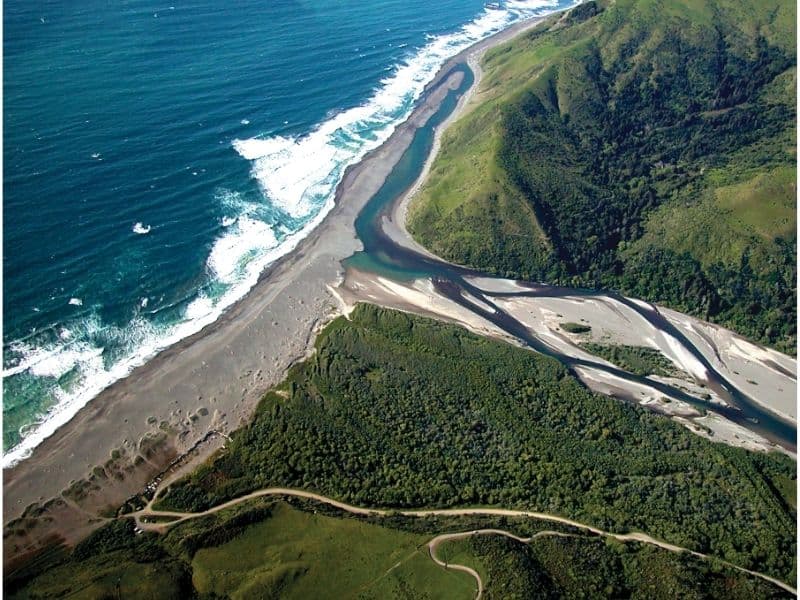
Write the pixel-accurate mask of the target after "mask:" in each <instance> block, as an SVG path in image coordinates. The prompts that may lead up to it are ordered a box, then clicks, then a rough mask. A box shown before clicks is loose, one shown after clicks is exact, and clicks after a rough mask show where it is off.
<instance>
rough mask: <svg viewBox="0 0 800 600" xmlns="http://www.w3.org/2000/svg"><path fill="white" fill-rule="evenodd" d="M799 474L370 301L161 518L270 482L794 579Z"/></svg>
mask: <svg viewBox="0 0 800 600" xmlns="http://www.w3.org/2000/svg"><path fill="white" fill-rule="evenodd" d="M794 473H795V463H794V461H792V459H791V458H789V457H787V456H784V455H781V454H777V453H771V454H759V453H753V452H748V451H746V450H743V449H740V448H732V447H730V446H726V445H724V444H719V443H717V444H715V443H711V442H710V441H708V440H706V439H704V438H701V437H698V436H696V435H694V434H692V433H690V432H689V431H688V430H686V429H685V428H683V427H681V426H680V425H678V424H677V423H674V422H673V421H671V420H670V419H668V418H666V417H663V416H658V415H655V414H652V413H651V412H649V411H647V410H646V409H643V408H639V407H635V406H630V405H627V404H624V403H622V402H620V401H619V400H615V399H613V398H609V397H606V396H601V395H597V394H593V393H591V392H589V391H587V390H586V389H585V388H583V387H582V386H581V385H580V384H579V383H578V382H577V380H575V379H574V378H573V377H571V376H570V375H569V374H568V373H567V371H566V369H565V368H564V367H563V366H562V365H560V364H559V363H558V362H557V361H556V360H554V359H551V358H547V357H544V356H542V355H539V354H535V353H533V352H530V351H527V350H523V349H520V348H515V347H513V346H511V345H509V344H506V343H504V342H497V341H490V340H487V339H483V338H479V337H477V336H475V335H473V334H470V333H468V332H466V331H464V330H463V329H460V328H458V327H456V326H453V325H444V324H441V323H437V322H435V321H430V320H427V319H421V318H413V317H410V316H408V315H405V314H403V313H398V312H393V311H386V310H383V309H378V308H375V307H371V306H367V305H361V306H359V307H358V308H357V309H356V310H355V311H354V313H353V314H352V315H351V320H350V321H348V320H346V319H344V318H340V319H338V320H337V321H335V322H334V323H333V324H332V325H330V326H329V327H328V328H327V329H326V330H325V332H324V333H323V334H322V336H321V338H320V340H318V344H317V353H316V354H315V355H314V357H312V358H311V359H309V360H308V361H307V362H305V363H303V364H301V365H298V366H297V368H295V369H294V371H293V372H292V373H291V375H290V377H289V378H288V381H287V382H286V383H285V384H284V385H282V386H281V387H280V388H279V389H277V390H275V391H273V392H271V393H270V394H268V395H267V397H266V398H265V399H264V401H263V402H262V404H261V405H260V407H259V410H258V413H257V415H256V417H255V420H254V421H253V423H252V424H250V425H248V426H247V427H245V428H243V429H241V430H239V431H238V432H237V433H236V434H235V435H234V436H233V439H232V441H231V442H230V443H229V444H228V446H227V448H226V449H225V450H224V451H223V452H222V453H221V454H220V455H218V456H217V457H216V458H215V459H214V460H213V461H211V462H209V463H207V464H206V465H204V466H202V467H200V468H199V469H198V470H197V471H196V472H195V473H194V474H193V475H192V476H191V477H190V478H188V479H186V480H183V481H182V482H180V483H178V484H176V485H174V486H173V487H172V488H170V490H169V491H168V493H167V494H166V495H165V496H164V499H163V502H162V507H164V508H175V509H180V510H191V511H197V510H202V509H206V508H208V507H211V506H214V505H217V504H219V503H221V502H223V501H225V500H228V499H231V498H234V497H236V496H239V495H242V494H244V493H246V492H250V491H253V490H256V489H259V488H263V487H270V486H290V487H297V488H302V489H306V490H310V491H315V492H318V493H321V494H324V495H328V496H331V497H334V498H338V499H340V500H343V501H346V502H350V503H353V504H357V505H370V506H383V507H396V508H419V507H447V506H471V505H472V506H474V505H494V506H502V507H505V508H522V509H530V510H539V511H544V512H551V513H555V514H559V515H564V516H569V517H572V518H575V519H578V520H581V521H582V522H586V523H591V524H594V525H597V526H599V527H602V528H605V529H608V530H612V531H625V530H631V529H632V530H640V531H644V532H646V533H648V534H650V535H653V536H656V537H659V538H662V539H665V540H668V541H670V542H673V543H676V544H678V545H682V546H685V547H690V548H694V549H697V550H701V551H703V552H708V553H711V554H713V555H716V556H719V557H724V558H726V559H728V560H730V561H732V562H734V563H736V564H740V565H747V566H749V567H751V568H755V569H759V570H764V571H766V572H769V573H772V574H774V575H776V576H778V577H781V578H783V579H785V580H787V581H788V580H791V579H793V578H794V571H795V559H794V557H795V540H794V534H795V530H794V523H795V509H794V505H793V502H794V500H793V498H791V497H788V496H784V495H783V494H784V493H785V492H780V491H779V490H788V489H790V488H791V487H792V486H793V485H794V477H795V475H794Z"/></svg>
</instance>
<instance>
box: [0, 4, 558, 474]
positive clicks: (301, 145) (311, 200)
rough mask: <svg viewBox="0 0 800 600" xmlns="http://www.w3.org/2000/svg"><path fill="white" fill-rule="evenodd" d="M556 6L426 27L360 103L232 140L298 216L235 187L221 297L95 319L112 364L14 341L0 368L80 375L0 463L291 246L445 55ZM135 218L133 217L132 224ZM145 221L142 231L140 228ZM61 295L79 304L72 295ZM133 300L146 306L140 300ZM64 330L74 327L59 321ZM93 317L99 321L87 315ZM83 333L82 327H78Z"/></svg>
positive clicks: (220, 306) (218, 271)
mask: <svg viewBox="0 0 800 600" xmlns="http://www.w3.org/2000/svg"><path fill="white" fill-rule="evenodd" d="M554 6H557V3H556V2H554V1H548V0H546V1H541V0H534V1H527V2H526V1H510V2H508V3H507V9H505V10H484V11H483V12H482V13H481V14H480V15H479V17H478V18H476V19H475V20H474V21H472V22H471V23H468V24H467V25H465V26H464V27H462V28H461V29H460V30H458V31H457V32H455V33H451V34H447V35H441V36H432V37H430V38H429V41H428V43H427V44H426V45H425V46H424V47H423V48H421V49H419V50H417V51H416V52H415V53H414V54H412V55H409V57H408V58H407V59H406V60H405V61H404V62H403V63H401V64H399V65H397V66H396V68H394V70H393V71H392V74H391V75H390V76H389V77H387V78H386V79H384V80H383V81H381V82H380V86H379V87H378V88H377V89H376V90H375V92H374V94H373V95H372V97H371V98H369V99H368V100H367V101H366V102H365V103H364V104H362V105H360V106H357V107H353V108H350V109H347V110H344V111H342V112H340V113H338V114H336V115H334V116H333V117H332V118H331V119H329V120H327V121H325V122H324V123H321V124H319V125H318V126H317V127H316V128H315V129H314V130H313V131H311V132H309V133H308V134H306V135H303V136H296V137H282V136H273V137H267V138H263V139H262V138H251V139H247V140H235V141H234V142H233V146H234V148H235V149H236V151H237V152H239V154H240V155H241V156H242V157H244V158H246V159H247V160H250V161H252V169H251V172H252V176H253V177H254V178H255V179H256V180H257V181H258V183H259V186H260V187H261V189H262V191H263V192H264V197H265V200H266V201H267V202H268V203H270V204H271V206H273V207H275V208H278V209H280V210H282V211H284V212H285V213H286V214H288V215H289V216H291V217H293V218H295V219H299V220H300V223H302V225H301V226H300V227H299V229H297V230H296V231H294V232H293V233H288V235H286V233H287V230H286V228H285V227H283V226H282V225H278V227H277V230H278V231H279V232H280V234H281V236H284V235H285V237H283V239H281V240H280V241H279V240H278V238H277V236H276V235H275V232H274V231H273V228H272V227H271V226H270V225H268V224H267V223H265V222H263V221H261V220H259V218H258V215H259V211H260V210H261V209H263V206H259V205H254V204H252V203H246V202H242V201H241V199H240V198H239V197H238V196H236V195H235V194H233V195H232V194H229V195H228V196H227V197H223V198H222V199H221V202H222V204H223V205H225V208H226V209H228V210H229V211H230V212H229V214H230V213H233V214H235V215H236V216H235V217H232V216H226V217H223V218H222V221H221V224H222V226H223V227H225V232H224V233H223V234H222V235H220V237H219V238H218V239H217V241H216V242H215V244H214V245H213V247H212V249H211V252H210V254H209V257H208V261H207V266H208V269H209V273H210V274H211V275H212V276H213V277H214V279H216V280H218V281H219V282H221V283H223V284H225V285H226V286H227V289H226V290H225V291H224V292H223V294H222V295H221V296H220V297H216V298H214V299H211V298H209V297H208V296H206V295H205V294H202V293H201V294H199V295H198V297H197V298H196V299H195V300H193V301H192V302H191V303H189V305H188V306H187V308H186V310H185V313H184V315H183V321H181V322H180V323H178V324H176V325H173V326H170V327H156V326H155V325H153V324H152V323H150V322H149V321H146V320H144V319H141V318H137V319H135V320H134V321H133V322H131V323H130V324H129V326H128V328H126V330H124V331H123V330H118V331H115V330H114V329H115V328H108V327H106V328H105V329H104V331H105V334H106V336H108V337H110V338H123V337H125V336H127V342H126V343H127V344H128V346H129V347H130V348H131V351H130V352H129V354H128V355H127V356H126V357H125V358H124V359H122V360H118V361H116V362H115V363H114V364H112V365H110V366H109V365H106V364H104V360H103V352H104V348H103V347H101V346H98V345H92V344H88V343H86V344H81V343H78V342H76V341H74V340H77V339H79V338H82V336H79V335H77V333H76V334H75V336H74V340H72V341H70V343H71V345H70V346H68V347H66V346H63V345H62V346H58V345H56V346H53V347H45V348H42V349H37V348H27V349H24V348H23V349H21V350H22V352H21V354H22V355H23V358H22V359H21V361H20V362H19V364H18V365H17V366H15V367H12V368H10V369H6V370H4V371H3V377H4V378H5V377H8V376H13V375H16V374H19V373H22V372H25V371H28V372H30V373H31V374H33V375H35V376H40V377H52V378H57V377H59V376H61V375H63V374H66V373H68V372H70V371H72V370H73V369H76V370H78V372H79V373H80V378H79V383H78V384H77V385H73V386H72V389H74V390H75V391H74V392H68V391H65V390H63V389H61V388H59V387H58V386H57V385H55V386H54V389H53V393H54V395H55V397H56V398H57V404H56V405H55V406H54V407H53V408H52V409H50V410H49V411H48V413H47V414H46V415H44V416H43V417H42V418H41V419H40V420H39V421H38V422H37V423H35V424H33V425H32V426H30V427H27V428H26V429H25V431H24V437H23V439H22V441H21V442H20V443H19V444H18V445H17V446H16V447H14V448H12V449H11V450H10V451H9V452H7V453H5V454H4V455H3V463H2V465H3V468H8V467H11V466H13V465H15V464H16V463H17V462H19V461H20V460H23V459H24V458H26V457H28V456H30V454H31V452H32V451H33V449H34V448H35V447H36V446H38V445H39V444H40V443H41V442H42V441H43V440H45V439H46V438H47V437H49V436H50V435H52V434H53V433H54V432H55V431H56V430H57V429H58V428H59V427H61V426H62V425H64V424H65V423H67V422H68V421H69V420H70V419H72V418H73V417H74V416H75V415H76V414H77V413H78V411H79V410H80V409H81V408H82V407H83V406H85V405H86V403H87V402H89V401H90V400H91V399H92V398H94V397H95V396H96V395H97V394H99V393H100V392H101V391H102V390H103V389H105V388H107V387H108V386H110V385H111V384H112V383H114V382H115V381H118V380H119V379H122V378H124V377H126V376H127V375H128V374H130V372H131V371H132V370H133V369H135V368H136V367H138V366H140V365H142V364H144V363H146V362H147V361H148V360H149V359H150V358H152V357H153V356H154V355H155V354H157V353H158V352H159V351H161V350H163V349H164V348H167V347H169V346H171V345H173V344H175V343H176V342H178V341H180V340H181V339H183V338H186V337H188V336H190V335H192V334H194V333H196V332H198V331H200V330H201V329H202V328H203V327H205V326H207V325H209V324H211V323H213V322H214V321H215V320H216V319H218V318H219V316H220V315H221V314H222V313H223V312H224V311H225V309H226V308H228V307H229V306H231V305H232V304H233V303H234V302H236V301H237V300H239V299H240V298H242V297H243V296H244V295H245V294H246V293H247V292H248V291H249V290H250V289H251V288H252V287H253V286H254V285H255V284H256V282H257V281H258V278H259V276H260V274H261V272H262V271H263V270H264V269H265V268H266V267H267V266H268V265H269V264H271V263H273V262H274V261H275V260H277V259H278V258H280V257H281V256H283V255H285V254H287V253H288V252H290V251H292V250H293V249H294V248H295V247H296V246H297V244H298V243H299V242H300V241H301V240H302V239H303V238H304V237H306V236H307V235H308V234H309V233H310V232H311V231H312V230H313V229H314V228H315V227H316V226H317V225H319V223H320V222H322V220H323V218H324V217H325V215H326V214H327V213H328V212H329V211H330V209H331V208H333V197H334V192H335V189H336V186H337V185H338V183H339V181H340V180H341V177H342V175H343V173H344V170H345V168H346V167H347V166H348V165H351V164H354V163H356V162H358V160H360V159H361V158H362V157H363V156H364V155H365V154H366V153H367V152H369V151H370V150H372V149H374V148H376V147H378V146H379V145H380V144H381V143H383V142H384V141H385V140H386V139H387V138H388V137H389V136H390V135H391V133H392V132H393V131H394V129H395V128H396V127H397V125H399V124H400V123H401V122H402V121H403V120H405V118H406V117H407V116H408V114H409V113H410V112H411V110H412V108H413V103H414V101H415V100H416V99H417V98H419V96H420V94H421V93H422V91H423V89H424V87H425V85H426V84H427V83H428V82H429V81H430V80H431V79H432V78H433V77H434V75H435V74H436V71H437V70H438V69H439V67H440V66H441V65H442V64H443V63H444V62H445V61H446V60H447V59H448V58H450V57H452V56H454V55H455V54H457V53H458V52H460V51H461V50H463V49H465V48H467V47H468V46H470V45H471V44H473V43H475V42H477V41H479V40H481V39H483V38H485V37H488V36H489V35H491V34H493V33H496V32H497V31H499V30H501V29H503V28H504V27H506V26H508V25H509V24H511V23H512V22H514V21H517V20H520V19H522V18H527V17H530V16H533V15H534V14H536V13H538V12H541V11H542V9H546V8H548V7H554ZM137 226H140V227H137ZM137 229H139V230H140V231H141V232H142V233H146V232H149V231H150V227H149V226H147V227H145V226H144V225H143V224H141V223H137V224H136V225H135V226H134V231H135V232H136V233H140V231H137ZM145 229H146V231H144V230H145ZM70 304H76V305H81V304H82V301H80V300H79V299H77V298H73V299H71V300H70ZM141 306H142V307H144V306H146V304H145V303H144V302H143V303H142V304H141ZM67 326H68V327H69V329H70V330H71V331H75V330H76V329H77V328H76V327H75V326H74V324H72V323H69V324H67ZM92 326H97V327H101V325H100V324H99V323H97V324H95V325H92ZM83 337H85V336H83Z"/></svg>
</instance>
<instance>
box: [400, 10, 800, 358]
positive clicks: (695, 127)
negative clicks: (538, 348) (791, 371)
mask: <svg viewBox="0 0 800 600" xmlns="http://www.w3.org/2000/svg"><path fill="white" fill-rule="evenodd" d="M795 14H796V9H795V3H794V2H792V1H790V0H765V1H760V0H735V1H734V0H663V1H662V0H658V1H656V0H616V1H614V2H604V1H597V2H595V1H591V2H586V3H584V4H583V5H580V6H579V7H578V8H576V9H574V10H573V11H572V12H571V13H568V14H567V15H566V16H565V17H557V18H552V19H550V20H549V21H547V22H546V23H544V24H543V25H541V26H539V27H537V28H536V29H535V30H533V31H532V32H530V33H528V34H525V35H523V36H521V37H520V38H517V39H515V40H513V41H512V42H510V43H508V44H506V45H504V46H501V47H498V48H496V49H494V50H493V51H491V52H489V53H488V54H487V56H486V58H485V60H484V65H483V66H484V71H485V73H484V78H483V80H482V82H481V87H480V90H479V93H478V96H477V99H476V101H475V102H474V106H473V108H472V109H471V110H470V111H469V112H468V113H467V114H466V115H465V116H464V117H463V118H461V119H460V120H459V121H458V122H456V123H455V124H454V125H453V126H452V128H451V129H449V130H448V131H447V132H446V134H445V135H444V138H443V143H442V149H441V152H440V155H439V157H438V158H437V159H436V160H435V162H434V165H433V168H432V171H431V176H430V178H429V180H428V182H427V183H426V185H425V186H424V187H423V189H422V191H421V193H420V195H419V197H418V198H417V199H415V202H414V204H413V205H412V210H411V213H410V219H409V229H410V230H411V232H412V233H413V234H414V236H415V237H416V238H417V239H418V240H419V241H420V242H422V243H423V244H425V245H426V246H428V247H429V248H431V249H432V250H433V251H434V252H436V253H437V254H440V255H442V256H444V257H446V258H448V259H450V260H453V261H455V262H459V263H465V264H469V265H472V266H476V267H479V268H481V269H486V270H490V271H493V272H496V273H500V274H503V275H506V276H512V277H517V278H522V279H529V280H531V279H532V280H544V281H548V282H559V283H562V284H569V285H579V286H588V287H605V288H611V289H617V290H621V291H623V292H625V293H627V294H631V295H633V296H637V297H641V298H645V299H648V300H652V301H657V302H661V303H664V304H666V305H668V306H671V307H674V308H677V309H679V310H682V311H685V312H690V313H692V314H695V315H699V316H701V317H703V318H707V319H709V320H712V321H716V322H719V323H722V324H724V325H726V326H728V327H731V328H732V329H734V330H736V331H739V332H741V333H742V334H745V335H747V336H748V337H750V338H753V339H756V340H759V341H762V342H764V343H767V344H770V345H772V346H774V347H776V348H778V349H781V350H783V351H785V352H789V353H794V352H795V350H794V346H795V340H796V308H795V304H796V289H795V288H796V263H795V257H796V247H797V242H796V240H797V233H796V225H795V214H796V209H795V196H796V169H795V144H796V142H795V139H796V134H795V118H796V114H795V112H796V111H795V87H796V56H795V39H796V32H795Z"/></svg>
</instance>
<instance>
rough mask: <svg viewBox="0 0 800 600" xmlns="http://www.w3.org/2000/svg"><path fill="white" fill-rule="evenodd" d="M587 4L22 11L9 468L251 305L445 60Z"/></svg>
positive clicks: (11, 55) (8, 366) (8, 158)
mask: <svg viewBox="0 0 800 600" xmlns="http://www.w3.org/2000/svg"><path fill="white" fill-rule="evenodd" d="M571 4H573V2H572V0H570V1H564V0H519V1H512V0H509V1H507V2H501V3H500V5H499V6H500V7H499V8H488V7H486V6H484V3H483V2H480V1H477V0H442V1H440V2H435V3H434V2H423V1H421V0H373V1H370V2H356V1H344V2H328V1H325V0H303V1H300V0H285V1H284V0H278V1H274V2H265V1H260V2H256V1H252V0H244V1H243V2H237V3H235V5H231V4H226V3H219V2H211V1H210V0H195V1H191V2H186V3H174V4H170V3H163V4H160V3H157V2H153V1H144V0H132V1H123V2H115V3H108V2H98V1H96V0H87V1H86V2H81V3H62V2H56V1H54V0H44V1H43V2H37V3H28V2H20V1H19V0H13V1H11V2H6V3H5V5H4V23H3V25H4V42H3V44H4V82H3V83H4V92H5V94H4V97H5V101H4V102H5V103H4V123H3V124H4V132H5V135H4V141H3V143H4V148H3V149H4V155H5V163H4V167H5V168H4V173H5V175H4V182H3V192H4V225H3V239H4V242H3V244H4V245H3V268H4V283H5V285H4V287H3V290H4V291H3V301H4V314H3V324H4V329H3V387H4V390H3V391H4V393H3V417H4V418H3V453H4V457H3V465H4V467H6V466H9V465H11V464H14V463H15V462H16V461H18V460H20V459H21V458H24V457H25V456H27V455H28V454H29V453H30V451H31V450H32V449H33V448H34V447H35V446H36V445H37V444H38V443H40V442H41V440H43V439H44V438H45V437H47V436H48V435H49V434H51V433H52V432H53V431H55V429H56V428H57V427H58V426H59V425H61V424H63V423H65V422H66V421H67V420H69V419H70V418H71V417H72V416H73V415H74V414H75V413H76V412H77V411H78V410H79V409H80V407H81V406H83V405H84V404H85V403H86V402H88V401H90V400H91V398H93V397H94V396H95V395H96V394H97V393H98V392H99V391H100V390H102V389H103V388H105V387H107V386H108V385H110V384H111V383H113V382H114V381H116V380H118V379H119V378H121V377H124V376H125V375H127V374H128V373H129V372H130V371H131V370H132V369H133V368H134V367H136V366H137V365H140V364H142V363H144V362H145V361H147V360H148V359H149V358H151V357H152V356H154V355H155V354H156V353H157V352H158V351H159V350H160V349H163V348H164V347H166V346H169V345H170V344H173V343H175V342H176V341H178V340H180V339H182V338H184V337H186V336H188V335H191V334H192V333H194V332H196V331H199V330H200V329H201V328H202V327H203V326H205V325H207V324H208V323H211V322H213V321H214V320H215V319H217V318H218V317H219V315H220V314H222V312H223V311H224V310H225V309H226V307H228V306H230V305H231V304H232V303H233V302H235V301H236V300H237V299H239V298H241V297H242V296H243V295H244V294H245V293H247V291H248V290H249V289H250V288H251V287H252V286H253V285H254V283H255V282H256V280H257V278H258V276H259V273H260V272H261V271H262V270H263V269H264V267H265V266H266V265H268V264H269V263H271V262H273V261H274V260H275V259H276V258H278V257H279V256H281V255H283V254H285V253H286V252H288V251H290V250H291V249H292V248H293V247H294V246H295V245H296V244H297V242H298V241H299V240H300V239H302V237H304V236H306V235H308V233H309V231H311V230H312V229H313V227H314V226H315V225H316V224H318V223H319V222H320V221H321V220H322V218H323V217H324V215H325V214H326V212H327V211H328V210H329V209H330V208H331V206H332V203H333V196H334V191H335V188H336V185H337V183H338V181H339V180H340V178H341V176H342V174H343V172H344V170H345V168H346V167H347V166H348V165H350V164H353V163H355V162H357V161H358V160H359V159H360V158H361V157H362V156H363V155H364V154H366V153H367V152H368V151H369V150H371V149H373V148H375V147H377V146H378V145H380V143H381V142H382V141H384V140H385V139H386V138H387V137H388V136H389V135H390V134H391V132H392V131H393V130H394V128H395V127H396V126H397V125H398V124H399V123H400V122H402V121H403V120H404V119H405V118H406V116H407V115H408V114H409V113H410V111H411V109H412V107H413V105H414V102H415V101H416V100H417V98H418V97H419V95H420V94H421V92H422V90H423V88H424V86H425V84H426V83H427V82H428V81H430V80H431V78H432V77H433V76H434V74H435V73H436V71H437V69H438V68H439V67H440V66H441V65H442V64H443V63H444V61H445V60H446V59H447V58H448V57H450V56H453V55H454V54H456V53H457V52H458V51H460V50H462V49H463V48H465V47H467V46H469V45H470V44H472V43H474V42H475V41H477V40H480V39H482V38H484V37H486V36H488V35H490V34H491V33H494V32H496V31H498V30H500V29H502V28H504V27H506V26H508V25H509V24H511V23H513V22H515V21H518V20H520V19H524V18H528V17H532V16H535V15H541V14H545V13H547V12H550V11H553V10H557V9H561V8H565V7H566V6H569V5H571Z"/></svg>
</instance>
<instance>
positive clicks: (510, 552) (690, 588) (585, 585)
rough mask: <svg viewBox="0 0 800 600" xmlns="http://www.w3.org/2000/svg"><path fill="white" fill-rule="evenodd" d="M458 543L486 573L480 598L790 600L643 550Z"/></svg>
mask: <svg viewBox="0 0 800 600" xmlns="http://www.w3.org/2000/svg"><path fill="white" fill-rule="evenodd" d="M459 545H461V546H464V547H465V548H464V550H463V551H462V554H463V555H466V556H469V557H471V558H472V560H473V561H474V562H473V563H472V564H475V563H478V564H479V565H480V566H481V567H482V568H483V571H484V572H485V573H486V575H487V581H486V582H485V585H486V591H485V594H484V597H485V598H486V599H487V600H500V599H502V600H523V599H526V598H534V597H535V598H541V599H556V598H653V599H655V598H659V599H661V598H663V599H672V598H686V599H692V600H702V599H708V600H712V599H717V598H728V599H730V600H734V599H737V600H751V599H752V598H761V599H767V598H789V597H791V595H790V594H788V593H787V592H784V591H782V590H779V589H777V588H775V587H773V586H772V585H770V584H768V583H766V582H764V581H761V580H758V579H754V578H752V579H748V578H744V577H741V576H738V575H733V574H732V573H731V572H730V570H728V569H726V568H723V567H722V566H721V565H714V564H711V563H709V562H708V561H702V560H699V559H697V558H695V557H693V556H690V555H675V554H671V553H669V552H664V551H660V550H658V549H655V548H653V547H652V546H646V545H643V544H635V543H627V544H622V543H619V542H615V541H610V540H604V539H600V538H586V537H561V536H546V537H540V538H537V539H535V540H533V542H532V543H530V544H524V543H521V542H518V541H516V540H512V539H510V538H507V537H504V536H499V535H476V536H473V537H471V538H469V539H468V540H464V541H462V542H459ZM453 550H455V548H453V549H452V550H451V552H452V551H453Z"/></svg>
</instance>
